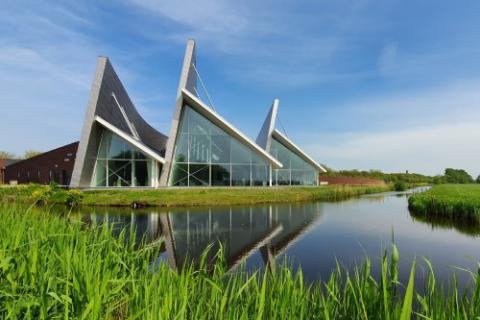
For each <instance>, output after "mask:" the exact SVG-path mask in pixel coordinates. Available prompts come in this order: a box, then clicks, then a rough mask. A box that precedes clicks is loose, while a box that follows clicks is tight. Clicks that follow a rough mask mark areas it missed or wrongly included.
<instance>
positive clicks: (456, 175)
mask: <svg viewBox="0 0 480 320" xmlns="http://www.w3.org/2000/svg"><path fill="white" fill-rule="evenodd" d="M445 180H446V182H447V183H473V178H472V176H471V175H469V174H468V173H467V171H465V170H463V169H452V168H447V169H445Z"/></svg>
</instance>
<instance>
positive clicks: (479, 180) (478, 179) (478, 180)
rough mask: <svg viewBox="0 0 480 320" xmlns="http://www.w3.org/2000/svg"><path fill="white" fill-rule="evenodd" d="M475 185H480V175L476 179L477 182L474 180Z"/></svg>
mask: <svg viewBox="0 0 480 320" xmlns="http://www.w3.org/2000/svg"><path fill="white" fill-rule="evenodd" d="M475 182H476V183H480V175H479V176H478V177H477V180H475Z"/></svg>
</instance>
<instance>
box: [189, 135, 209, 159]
mask: <svg viewBox="0 0 480 320" xmlns="http://www.w3.org/2000/svg"><path fill="white" fill-rule="evenodd" d="M189 162H202V163H208V162H210V138H209V136H206V135H197V134H195V135H190V159H189Z"/></svg>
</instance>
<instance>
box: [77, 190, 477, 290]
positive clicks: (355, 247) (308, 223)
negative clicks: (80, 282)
mask: <svg viewBox="0 0 480 320" xmlns="http://www.w3.org/2000/svg"><path fill="white" fill-rule="evenodd" d="M407 197H408V193H385V194H379V195H370V196H364V197H361V198H358V199H352V200H347V201H342V202H336V203H323V202H313V203H302V204H280V205H264V206H235V207H214V208H192V209H180V210H178V209H176V210H172V209H142V210H133V209H125V208H122V209H119V208H113V209H111V208H108V209H105V208H102V209H98V208H96V209H82V211H81V212H80V216H81V219H82V220H83V221H85V222H88V223H92V224H96V223H105V222H107V221H108V222H109V223H115V226H116V230H117V231H119V230H121V229H122V228H125V227H128V228H129V227H130V226H131V225H132V224H133V226H135V228H136V229H137V232H138V234H137V237H138V240H139V241H140V239H141V238H142V237H143V236H145V237H146V239H147V241H148V242H149V243H151V244H153V245H158V246H160V247H161V249H162V252H163V253H162V256H161V259H164V260H167V261H168V263H169V264H170V265H171V266H172V267H173V268H179V267H181V266H182V264H183V263H184V262H185V260H186V259H187V257H188V258H189V259H190V258H198V257H199V256H200V254H201V253H202V252H203V251H204V249H205V248H206V247H207V246H208V245H210V244H213V246H214V248H213V250H212V251H215V248H216V247H217V244H218V242H222V243H224V244H225V252H226V256H227V261H228V265H229V267H230V268H231V269H234V268H235V267H236V266H238V265H239V264H240V263H241V262H242V261H245V262H246V265H247V268H249V269H253V268H257V267H262V268H263V267H264V266H265V264H266V262H267V261H274V260H275V259H276V261H277V262H281V261H283V259H284V257H287V258H288V260H289V261H290V262H291V263H292V264H293V265H294V266H295V267H298V266H301V267H302V270H303V272H304V275H305V278H306V279H307V280H308V281H314V280H317V279H325V277H327V276H328V275H329V274H330V273H331V271H332V269H334V268H335V265H336V261H337V260H338V262H339V263H340V264H341V265H343V266H345V267H347V268H352V266H353V265H354V264H355V263H356V264H359V263H362V261H364V259H365V257H367V256H368V257H370V258H371V260H372V272H373V273H374V274H377V275H378V271H379V265H380V263H379V261H380V257H381V255H382V253H383V250H384V249H385V248H389V247H390V244H391V239H392V237H393V238H394V239H395V243H396V245H397V247H398V249H399V251H400V268H399V273H400V280H401V281H402V282H404V283H406V282H407V281H406V280H407V277H408V273H409V271H410V266H411V262H412V261H413V259H414V258H415V257H416V258H417V261H418V262H420V263H419V269H417V278H418V279H419V280H421V278H422V276H423V271H422V270H425V263H423V262H422V261H421V260H422V259H421V258H422V257H427V258H428V259H430V261H431V262H432V263H433V266H434V269H435V271H436V272H437V278H440V277H442V278H444V279H447V280H448V279H451V274H452V273H453V272H455V273H456V274H457V276H458V278H459V282H460V283H461V284H462V286H463V285H465V284H466V283H467V281H468V279H469V275H468V274H467V273H466V272H464V271H460V270H458V269H456V268H455V267H461V268H466V269H469V270H473V271H475V270H476V268H477V261H479V258H480V252H479V250H478V249H479V244H480V239H479V235H480V230H479V229H478V228H475V227H471V226H465V225H456V226H454V225H450V224H449V223H448V222H445V221H421V220H419V219H417V218H415V217H413V216H412V215H411V214H410V213H409V211H408V208H407Z"/></svg>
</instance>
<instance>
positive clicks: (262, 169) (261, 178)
mask: <svg viewBox="0 0 480 320" xmlns="http://www.w3.org/2000/svg"><path fill="white" fill-rule="evenodd" d="M268 173H269V166H266V165H252V185H254V186H264V187H266V186H268V183H269V178H268Z"/></svg>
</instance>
